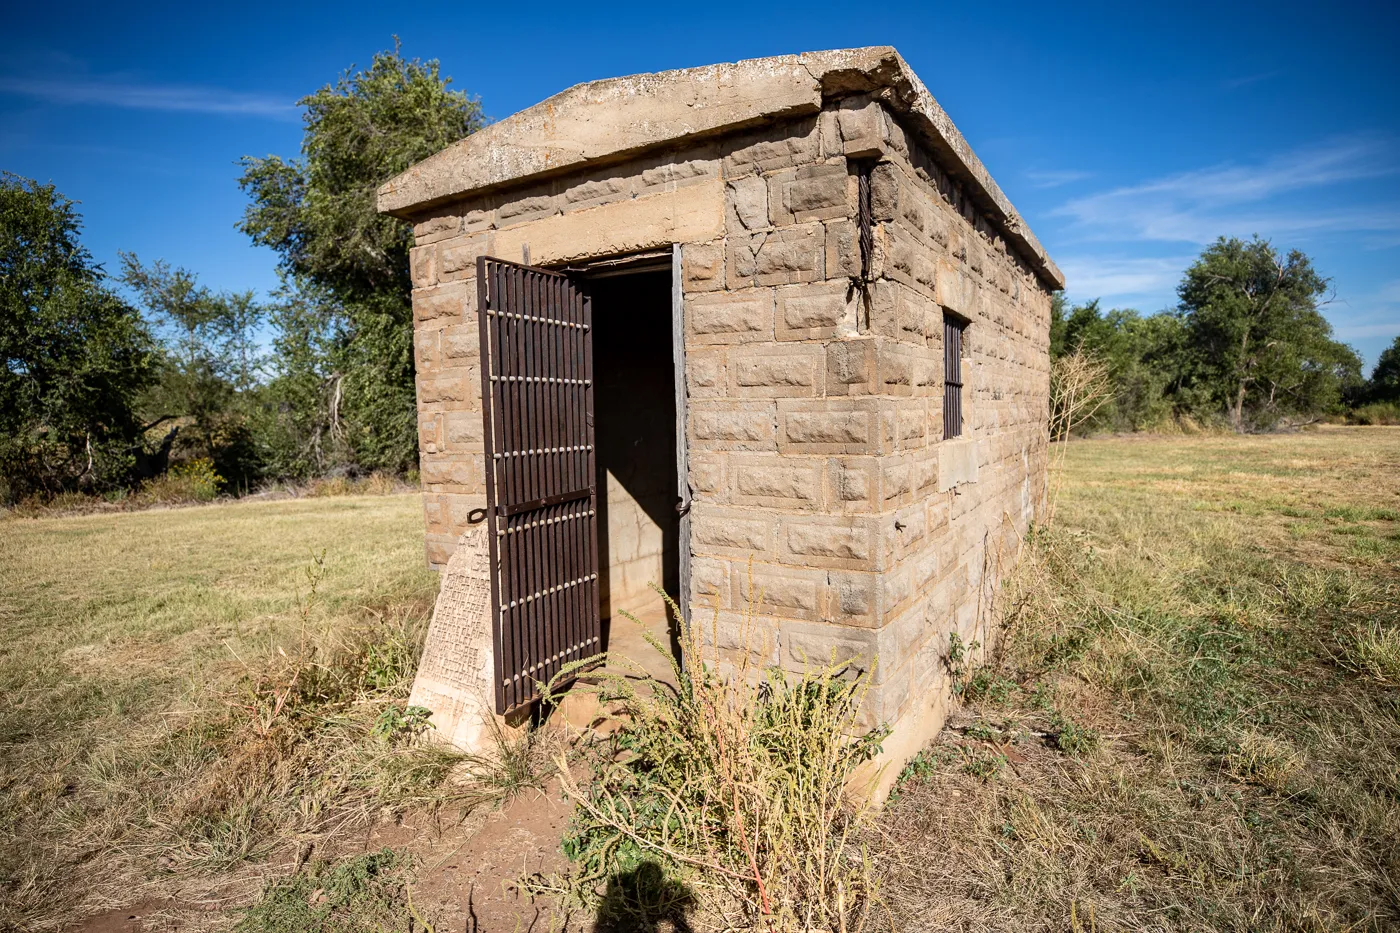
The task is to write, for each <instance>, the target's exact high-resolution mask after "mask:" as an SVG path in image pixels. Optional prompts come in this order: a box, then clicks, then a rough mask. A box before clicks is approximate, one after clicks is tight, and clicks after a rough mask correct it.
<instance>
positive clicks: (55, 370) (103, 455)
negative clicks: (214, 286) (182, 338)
mask: <svg viewBox="0 0 1400 933" xmlns="http://www.w3.org/2000/svg"><path fill="white" fill-rule="evenodd" d="M81 229H82V221H81V217H80V215H79V214H78V212H77V210H76V209H75V205H74V203H73V202H72V201H70V200H68V199H67V198H65V197H64V196H63V195H61V194H59V193H58V191H57V190H56V189H55V188H54V186H53V185H40V184H38V183H37V182H34V181H31V180H29V179H26V178H21V177H19V176H17V175H13V174H11V173H8V172H5V173H3V174H0V487H3V488H0V498H3V499H5V500H8V501H14V500H16V499H19V498H22V497H24V496H27V495H31V494H34V493H39V494H52V493H56V492H60V491H63V490H68V489H75V488H84V489H92V490H100V489H103V488H108V487H112V486H115V485H119V484H121V483H123V482H125V481H127V479H128V477H129V476H130V474H131V471H132V470H133V469H134V467H135V466H136V463H137V458H138V455H139V454H140V452H141V446H142V424H141V422H140V420H139V418H138V417H137V414H136V408H135V405H136V398H137V396H138V395H139V394H140V393H141V392H142V391H143V390H144V389H145V388H146V387H147V385H149V383H150V381H151V379H152V364H151V359H152V357H151V337H150V334H149V333H148V331H147V328H146V326H145V324H144V322H143V321H142V320H141V316H140V314H139V313H138V312H137V311H136V310H135V309H134V308H132V307H131V306H130V305H128V304H127V303H126V302H124V301H122V300H121V298H119V297H118V296H117V295H116V294H114V293H113V292H112V291H111V290H110V289H109V288H108V287H107V286H106V283H105V278H104V275H103V272H102V268H101V267H100V266H99V265H98V264H97V263H95V262H94V261H93V259H92V256H91V254H89V253H88V251H87V250H86V249H84V248H83V246H82V244H81V243H80V242H79V235H80V233H81Z"/></svg>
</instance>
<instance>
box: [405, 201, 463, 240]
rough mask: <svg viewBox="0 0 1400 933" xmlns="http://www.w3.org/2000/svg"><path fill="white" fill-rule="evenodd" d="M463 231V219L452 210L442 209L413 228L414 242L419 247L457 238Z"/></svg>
mask: <svg viewBox="0 0 1400 933" xmlns="http://www.w3.org/2000/svg"><path fill="white" fill-rule="evenodd" d="M461 230H462V218H461V216H460V215H459V214H457V213H456V212H455V211H454V210H453V209H452V208H444V209H441V210H440V211H439V212H438V213H435V214H433V215H432V216H430V217H425V218H423V219H422V220H420V221H418V223H416V224H414V226H413V241H414V242H415V243H417V244H419V245H422V244H424V243H433V242H436V241H438V240H443V239H446V238H447V237H450V236H456V235H457V234H458V233H460V232H461Z"/></svg>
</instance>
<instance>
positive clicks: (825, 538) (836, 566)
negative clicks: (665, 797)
mask: <svg viewBox="0 0 1400 933" xmlns="http://www.w3.org/2000/svg"><path fill="white" fill-rule="evenodd" d="M778 553H779V555H780V559H781V560H782V561H783V563H785V564H792V565H794V566H799V567H821V568H825V569H833V570H883V569H884V566H885V563H884V560H883V556H884V555H883V553H882V551H881V542H880V534H879V529H878V528H877V527H876V525H875V520H874V519H869V518H863V517H858V516H846V517H835V516H812V517H800V516H787V517H785V518H784V519H783V520H782V525H781V527H780V529H779V533H778Z"/></svg>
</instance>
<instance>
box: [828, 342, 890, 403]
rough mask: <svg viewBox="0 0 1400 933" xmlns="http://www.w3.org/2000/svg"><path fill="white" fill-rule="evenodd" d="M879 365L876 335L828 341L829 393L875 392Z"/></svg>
mask: <svg viewBox="0 0 1400 933" xmlns="http://www.w3.org/2000/svg"><path fill="white" fill-rule="evenodd" d="M876 366H877V362H876V356H875V339H874V338H862V339H858V340H837V341H833V342H831V343H829V344H827V345H826V394H827V396H829V397H830V396H840V395H874V394H876V393H877V392H878V386H877V384H876V380H875V372H876Z"/></svg>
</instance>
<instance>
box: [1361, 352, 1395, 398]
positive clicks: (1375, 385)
mask: <svg viewBox="0 0 1400 933" xmlns="http://www.w3.org/2000/svg"><path fill="white" fill-rule="evenodd" d="M1366 397H1367V401H1371V402H1400V337H1396V338H1395V342H1394V343H1392V344H1391V345H1390V346H1388V347H1386V348H1385V349H1384V350H1382V351H1381V355H1380V359H1378V360H1376V368H1375V369H1373V370H1372V371H1371V380H1370V382H1369V383H1368V384H1367V386H1366Z"/></svg>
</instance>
